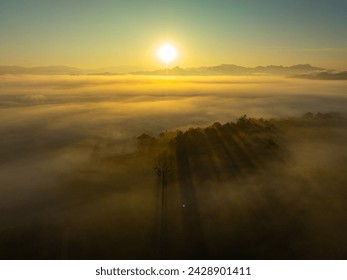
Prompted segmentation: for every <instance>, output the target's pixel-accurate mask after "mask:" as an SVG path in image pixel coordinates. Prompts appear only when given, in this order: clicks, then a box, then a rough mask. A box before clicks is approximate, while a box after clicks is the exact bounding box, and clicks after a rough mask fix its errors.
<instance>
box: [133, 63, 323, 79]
mask: <svg viewBox="0 0 347 280" xmlns="http://www.w3.org/2000/svg"><path fill="white" fill-rule="evenodd" d="M326 70H327V69H324V68H320V67H314V66H311V65H310V64H298V65H293V66H282V65H280V66H275V65H269V66H257V67H244V66H239V65H234V64H221V65H218V66H210V67H193V68H185V69H184V68H181V67H178V66H177V67H174V68H171V69H160V70H155V71H138V72H132V73H131V74H134V75H166V74H168V75H177V76H223V75H225V76H229V75H231V76H242V75H295V74H310V73H319V72H322V71H326Z"/></svg>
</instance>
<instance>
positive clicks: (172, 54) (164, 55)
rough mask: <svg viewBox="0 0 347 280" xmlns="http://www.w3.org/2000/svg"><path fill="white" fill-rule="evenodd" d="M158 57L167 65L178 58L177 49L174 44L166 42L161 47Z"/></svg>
mask: <svg viewBox="0 0 347 280" xmlns="http://www.w3.org/2000/svg"><path fill="white" fill-rule="evenodd" d="M158 57H159V58H160V60H161V61H163V62H165V63H166V65H167V64H169V63H170V62H172V61H174V60H175V59H176V57H177V51H176V49H175V48H174V47H173V46H172V45H170V44H165V45H162V46H161V47H160V48H159V50H158Z"/></svg>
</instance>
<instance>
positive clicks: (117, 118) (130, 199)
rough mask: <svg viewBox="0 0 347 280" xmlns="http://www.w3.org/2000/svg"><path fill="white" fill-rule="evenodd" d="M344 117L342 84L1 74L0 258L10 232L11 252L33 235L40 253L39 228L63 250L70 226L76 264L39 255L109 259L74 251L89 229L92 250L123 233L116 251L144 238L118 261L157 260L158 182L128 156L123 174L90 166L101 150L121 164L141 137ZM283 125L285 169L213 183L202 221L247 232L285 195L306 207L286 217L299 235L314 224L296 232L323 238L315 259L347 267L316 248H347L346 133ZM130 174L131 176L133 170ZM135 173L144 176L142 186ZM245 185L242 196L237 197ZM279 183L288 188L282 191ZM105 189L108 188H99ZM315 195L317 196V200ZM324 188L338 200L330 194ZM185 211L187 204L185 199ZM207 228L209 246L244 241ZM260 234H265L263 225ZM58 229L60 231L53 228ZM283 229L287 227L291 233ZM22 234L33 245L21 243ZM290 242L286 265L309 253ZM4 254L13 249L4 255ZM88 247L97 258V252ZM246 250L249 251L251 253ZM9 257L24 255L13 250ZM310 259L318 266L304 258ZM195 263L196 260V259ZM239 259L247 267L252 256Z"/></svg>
mask: <svg viewBox="0 0 347 280" xmlns="http://www.w3.org/2000/svg"><path fill="white" fill-rule="evenodd" d="M346 108H347V82H346V81H312V80H301V79H290V78H279V77H258V76H257V77H143V76H26V75H18V76H15V75H13V76H12V75H2V76H0V135H1V138H0V198H1V199H0V212H1V213H3V214H2V215H1V216H0V224H1V226H0V237H1V238H0V249H1V247H4V246H5V245H4V244H7V243H6V242H7V241H6V242H5V241H4V240H8V239H6V238H7V235H13V236H14V237H13V238H14V239H13V240H14V241H13V240H12V241H11V239H10V241H8V242H9V243H8V244H11V242H14V243H15V242H17V241H18V240H24V241H23V242H24V243H26V242H27V241H28V240H26V239H25V238H29V237H27V235H28V236H32V238H33V239H34V240H36V239H37V240H39V241H38V243H39V244H41V246H45V245H42V244H45V243H44V242H43V243H42V238H43V237H42V236H41V235H40V234H41V233H37V232H36V231H33V230H32V228H33V227H37V228H39V229H40V228H41V229H42V227H43V225H44V229H43V230H42V232H45V233H48V234H50V233H51V231H50V230H52V232H53V231H54V232H55V233H54V234H56V235H58V237H57V238H56V239H54V240H55V242H57V244H58V245H54V246H57V247H59V246H61V245H60V243H59V242H60V241H56V240H60V239H59V238H60V235H61V236H63V239H62V240H63V241H62V243H64V242H65V241H64V240H65V239H64V238H66V234H67V233H66V230H65V229H66V227H72V228H73V229H71V230H70V233H69V234H70V235H71V237H69V238H70V239H71V240H77V239H78V240H79V241H78V242H80V243H78V242H77V241H76V242H75V243H74V244H75V247H76V246H77V247H76V248H77V249H76V248H75V251H79V254H80V255H79V254H76V255H74V256H71V255H70V256H69V254H68V253H67V252H66V251H64V250H65V249H64V248H65V247H64V248H63V249H62V250H61V251H59V254H58V255H57V254H56V253H55V252H54V253H49V252H48V253H47V255H38V257H39V258H45V257H47V258H50V256H51V257H52V256H53V257H54V258H60V257H61V258H70V257H75V258H84V257H88V258H105V257H106V258H112V254H103V253H102V252H98V253H94V255H93V254H88V252H87V250H86V251H85V252H84V251H83V249H81V248H79V247H78V246H82V247H83V244H84V243H83V242H82V241H80V236H79V234H80V232H81V231H82V230H81V229H82V228H83V229H84V230H85V232H87V234H86V236H84V237H81V238H82V240H83V238H85V240H87V241H88V242H93V240H94V241H95V240H99V241H95V242H96V243H97V244H99V243H98V242H101V241H100V239H103V238H104V239H105V236H106V240H110V242H111V241H112V239H111V238H110V239H107V238H109V236H110V234H108V233H112V234H116V236H118V235H117V234H119V236H118V237H117V238H118V239H119V241H120V243H124V244H127V243H126V242H127V240H128V241H129V239H131V240H136V238H137V235H136V234H137V233H138V232H142V235H141V234H140V237H139V241H138V243H136V246H134V247H131V248H129V247H128V248H127V249H125V248H124V250H123V251H122V250H120V252H123V255H122V254H121V253H120V254H119V255H117V254H116V255H115V256H113V257H119V258H157V257H158V255H155V254H153V255H150V254H149V255H146V254H145V253H143V252H144V251H145V250H150V248H151V245H146V244H148V240H152V241H153V240H155V238H156V236H155V234H153V232H155V229H153V227H151V226H149V225H148V224H151V223H150V222H149V221H152V222H153V221H154V220H155V219H156V218H155V217H156V216H155V215H157V212H156V211H157V209H156V207H157V206H158V205H157V202H156V196H157V195H158V193H157V191H156V190H153V189H152V188H151V184H152V183H153V184H155V182H156V181H155V180H156V178H155V175H153V174H151V172H152V171H151V170H152V169H153V167H152V166H149V167H148V166H147V167H146V168H143V163H141V162H138V161H136V160H134V159H131V158H126V160H124V164H123V165H122V164H121V160H119V159H117V160H116V163H113V165H112V164H111V165H109V164H108V163H102V162H101V163H100V162H99V163H96V162H94V161H92V164H91V158H92V157H93V152H95V148H96V147H100V146H102V147H103V150H104V152H105V153H110V154H112V155H114V156H116V157H117V156H125V157H126V156H127V155H131V154H132V153H134V152H136V148H137V146H136V145H137V137H138V136H139V135H141V134H144V133H145V134H148V135H152V136H157V135H158V134H159V133H161V132H165V131H176V130H178V129H180V130H182V131H185V130H187V129H189V128H191V127H207V126H209V125H211V124H213V123H215V122H220V123H222V124H223V123H226V122H230V121H236V120H237V119H238V118H239V117H240V116H243V115H247V116H249V117H252V118H265V119H276V120H281V119H290V118H292V117H300V116H301V115H303V114H304V113H306V112H312V113H314V114H315V113H319V112H321V113H328V112H338V113H339V114H340V116H341V117H342V118H343V117H346V113H347V111H346ZM280 126H281V127H282V128H283V129H284V130H286V128H288V129H287V130H288V133H287V136H288V138H287V139H289V140H290V141H289V142H288V145H287V144H286V145H287V146H286V149H287V150H288V151H289V152H288V153H289V156H288V160H287V161H286V163H285V164H284V167H283V165H277V164H270V167H268V168H269V173H268V174H267V175H266V176H265V175H259V174H258V175H254V176H253V175H252V176H248V177H247V178H244V180H243V179H242V180H241V181H240V179H238V182H237V183H235V182H233V183H232V184H231V185H233V186H234V187H235V188H234V189H232V190H231V189H230V183H228V182H222V183H221V182H218V186H219V187H218V189H217V188H216V190H215V191H211V189H213V187H215V186H216V182H214V181H213V180H212V181H211V180H210V181H206V182H205V183H203V185H204V186H205V189H206V188H208V189H209V191H207V192H200V193H198V194H197V198H199V201H200V204H199V207H200V208H199V209H200V210H199V211H200V212H199V213H200V214H201V215H206V216H207V217H208V216H209V215H210V216H211V215H212V216H213V215H217V216H218V215H219V216H218V217H219V218H220V219H221V220H223V221H224V220H225V219H228V217H234V218H235V217H236V216H235V215H236V214H235V213H237V214H238V215H239V216H238V217H243V215H244V216H245V218H244V219H243V220H242V222H241V223H240V225H241V226H242V227H246V228H247V227H250V225H249V224H247V223H249V221H251V219H248V218H249V217H250V216H247V213H248V212H249V211H250V212H251V213H252V214H250V215H255V214H254V213H255V212H252V211H253V210H254V209H257V206H259V209H260V208H261V209H265V208H266V207H268V206H267V205H266V202H267V201H269V200H270V201H271V203H273V200H275V199H276V198H277V197H285V198H286V199H285V200H281V201H280V202H279V203H278V205H279V208H278V209H280V210H283V211H289V212H290V211H291V210H290V206H291V205H295V204H296V203H299V204H300V205H301V208H299V209H297V210H295V211H296V212H295V211H294V212H295V213H296V214H298V215H301V216H300V217H301V218H302V219H300V220H296V218H295V217H296V216H295V215H296V214H295V215H294V214H293V216H291V215H289V216H290V220H293V221H294V220H295V221H298V222H296V223H297V224H296V225H298V224H300V226H302V224H305V225H307V224H309V225H311V226H309V227H308V228H306V227H305V226H303V227H300V230H302V231H303V232H304V233H300V234H302V236H304V235H305V236H306V235H309V234H310V231H313V230H317V231H319V234H318V235H316V237H315V238H316V239H317V240H318V241H317V242H318V243H319V242H320V243H319V244H321V246H322V248H323V249H322V250H323V252H321V251H319V249H317V248H316V245H317V243H315V242H314V241H312V244H309V245H307V246H306V248H308V249H310V250H311V251H312V250H313V251H314V253H315V254H316V255H315V256H317V257H318V258H334V257H338V258H341V256H343V255H342V254H341V253H340V254H338V253H337V252H336V250H337V249H336V248H337V245H336V244H332V245H331V244H328V241H326V243H324V242H323V243H322V242H321V240H324V238H328V240H333V239H334V236H335V237H336V240H337V241H336V242H340V244H342V246H343V248H344V246H345V245H346V244H345V243H341V242H343V234H344V233H345V231H346V230H345V229H343V231H340V232H338V228H339V224H340V222H342V220H343V219H344V217H345V211H346V207H345V206H343V205H344V204H343V202H344V201H345V200H344V199H345V195H341V192H342V188H341V186H342V185H343V184H344V183H345V182H346V178H345V175H342V174H343V168H342V167H341V166H342V164H343V163H346V159H347V150H346V147H345V145H344V144H343V143H346V141H347V135H346V129H345V128H346V127H345V125H344V124H342V125H341V126H340V125H336V124H334V126H330V125H329V124H328V125H326V126H325V123H324V122H322V123H321V124H319V125H316V126H315V128H314V129H311V127H310V126H305V125H304V126H302V127H298V126H297V125H296V124H294V125H291V124H290V123H289V124H287V123H281V124H280ZM293 127H294V128H293ZM105 147H106V148H105ZM108 148H109V149H108ZM127 163H128V165H126V164H127ZM93 164H94V165H95V166H94V165H93ZM144 164H148V162H144ZM98 165H99V166H98ZM132 165H133V166H134V167H133V168H130V167H129V166H132ZM100 166H102V167H100ZM322 170H323V171H324V172H323V171H322ZM133 172H135V173H136V172H137V173H136V174H135V175H136V176H135V177H136V178H134V174H133ZM322 172H323V173H322ZM269 174H270V175H269ZM270 178H271V179H270ZM112 180H113V181H112ZM270 181H271V182H270ZM143 182H146V183H143ZM322 182H323V185H321V184H322ZM141 184H144V187H141V188H140V187H139V186H140V185H141ZM240 185H241V186H243V188H240ZM269 185H270V186H271V188H272V189H273V192H272V194H271V195H270V194H269V191H268V189H267V187H268V186H269ZM279 185H280V186H281V188H280V189H278V188H277V189H276V187H277V186H279ZM97 186H101V187H100V189H98V190H97V189H96V187H97ZM103 186H106V187H104V189H103ZM112 186H113V187H114V188H115V189H114V190H113V191H112V190H110V189H111V187H112ZM236 186H237V187H236ZM315 186H318V187H317V189H316V191H313V190H314V189H315ZM324 186H325V187H327V188H328V187H329V188H330V189H331V190H332V191H331V192H327V191H326V189H325V187H324ZM88 188H90V190H88ZM305 192H306V193H308V196H307V197H308V199H306V200H305V196H302V195H303V193H305ZM327 193H328V194H329V195H327ZM227 194H230V197H229V198H228V199H227V200H223V198H225V197H228V195H227ZM249 194H252V197H251V198H250V197H248V195H249ZM269 197H270V198H269ZM115 201H116V202H115ZM320 201H324V203H325V204H324V203H323V204H320V203H319V202H320ZM212 202H213V203H215V204H218V205H219V207H221V208H222V207H225V209H226V210H225V211H224V212H223V214H220V213H221V212H220V210H221V208H216V209H214V208H213V206H212V205H215V204H212ZM228 203H232V205H233V206H232V207H231V208H230V207H229V206H228V205H229V204H228ZM178 204H180V205H181V201H180V202H179V203H178ZM188 204H189V203H188ZM154 205H155V207H154ZM204 205H205V206H204ZM271 205H272V204H271ZM274 205H275V204H274ZM278 205H277V206H278ZM303 205H305V207H308V208H309V207H312V209H319V207H320V206H321V207H323V208H324V209H329V207H330V206H331V205H332V206H331V208H330V209H331V211H334V213H336V216H334V214H333V212H331V213H330V212H329V211H325V212H324V213H323V212H321V211H318V212H316V211H311V212H310V211H308V210H307V209H306V208H305V207H304V206H303ZM322 205H323V206H322ZM329 205H330V206H329ZM228 207H229V208H228ZM124 209H128V210H127V211H128V212H127V215H128V218H129V219H133V222H132V223H129V222H128V221H126V219H125V218H124V216H122V215H121V213H124ZM252 209H253V210H252ZM266 209H267V208H266ZM244 210H245V211H244ZM173 211H175V210H173ZM177 211H178V210H177ZM247 211H248V212H247ZM254 211H255V210H254ZM269 211H270V210H269ZM269 211H268V210H266V213H267V215H268V216H270V218H273V217H277V216H276V215H275V216H273V215H272V214H271V213H270V212H271V211H270V212H269ZM298 211H299V212H300V211H302V212H300V213H297V212H298ZM139 213H141V214H139ZM218 213H219V214H218ZM228 215H230V216H228ZM110 216H112V217H113V219H112V221H111V222H110V221H109V220H108V218H107V217H110ZM140 216H141V217H140ZM102 217H103V218H102ZM254 217H255V218H254V219H258V220H259V219H261V217H256V216H254ZM333 217H335V219H333ZM147 218H148V219H147ZM115 220H117V221H118V222H115ZM320 220H321V221H324V222H325V224H326V225H327V226H328V228H332V229H333V232H330V231H329V230H328V229H327V228H325V227H324V226H322V224H321V223H320V222H319V221H320ZM76 221H77V222H76ZM71 223H74V225H75V226H76V225H77V226H76V227H80V228H81V229H79V230H80V231H78V230H77V229H76V228H74V226H71ZM153 223H154V222H153ZM182 223H183V222H182V221H177V225H178V227H177V228H178V229H177V232H178V235H179V232H180V230H181V231H183V229H181V228H180V227H179V225H180V224H182ZM209 223H210V221H209V220H207V222H206V223H205V224H202V225H201V228H202V229H204V231H205V233H204V235H205V236H206V238H207V239H208V238H211V239H212V238H214V237H216V236H218V237H219V238H222V239H223V238H226V235H228V236H229V237H230V236H234V237H235V238H238V237H239V236H241V235H243V233H242V232H241V231H234V230H232V229H230V228H227V229H225V230H224V231H222V232H214V231H216V230H214V229H213V227H211V224H209ZM105 224H108V225H109V227H108V226H105ZM66 225H69V226H66ZM119 225H122V229H120V228H119V227H118V229H117V230H118V231H116V230H115V228H114V227H117V226H119ZM217 225H218V223H217ZM270 225H273V226H274V228H278V224H277V222H276V221H273V220H271V221H270ZM181 226H182V225H181ZM214 226H216V225H214ZM257 226H259V227H260V228H261V227H262V226H261V225H260V224H257ZM50 227H52V229H50ZM57 227H58V228H59V230H60V229H61V232H60V231H59V230H58V231H57V230H56V228H57ZM97 227H98V228H101V230H100V232H97V231H96V230H95V228H97ZM286 227H288V225H287V226H284V228H286ZM47 228H48V229H47ZM182 228H183V226H182ZM260 230H261V229H260ZM18 232H19V233H18ZM88 232H89V234H88ZM115 232H116V233H115ZM129 232H131V233H130V234H129ZM264 232H266V233H270V232H271V229H269V228H266V230H264ZM335 233H336V234H335ZM16 234H17V235H16ZM21 234H23V235H25V236H26V237H25V238H24V237H21V236H22V235H21ZM294 234H295V232H294ZM44 235H45V234H44ZM248 235H249V238H253V234H252V233H248ZM16 236H17V237H16ZM283 236H285V235H283ZM300 236H301V235H300ZM16 238H17V239H16ZM30 238H31V237H30ZM35 238H36V239H35ZM69 238H68V239H69ZM173 238H174V237H173ZM264 238H265V237H264ZM43 239H44V238H43ZM44 240H46V239H44ZM304 240H306V239H304ZM40 242H41V243H40ZM45 242H46V241H45ZM49 242H50V241H47V244H50V243H49ZM71 242H72V241H71ZM112 242H114V240H113V241H112ZM153 242H154V243H155V241H153ZM278 242H280V241H278ZM293 242H294V243H295V244H294V245H293V246H294V247H295V248H294V249H293V252H295V254H296V255H295V254H294V253H293V255H289V256H292V257H295V256H306V255H305V254H302V255H300V254H299V253H298V251H300V248H301V247H305V246H303V245H302V244H301V243H300V242H301V240H300V238H299V239H298V240H294V241H293ZM72 243H73V242H72ZM76 244H82V245H76ZM99 245H100V247H101V248H105V247H106V245H105V244H102V243H100V244H99ZM6 246H7V245H6ZM6 246H5V247H6ZM47 246H48V247H49V246H51V245H47ZM54 246H53V247H54ZM124 246H125V245H124ZM209 246H210V247H211V248H210V252H211V254H210V255H209V256H210V257H216V258H218V257H220V256H218V253H217V252H218V250H220V248H221V247H220V245H218V244H215V245H214V246H213V244H212V245H211V244H210V243H209ZM230 246H231V245H230ZM329 246H331V247H330V248H332V249H331V251H328V250H327V248H329ZM24 247H25V246H24ZM178 247H179V246H178ZM6 248H7V250H8V247H6ZM136 248H139V249H136ZM17 250H19V251H18V252H20V249H18V248H13V252H16V251H17ZM66 250H67V249H66ZM93 250H94V251H93ZM93 250H92V251H93V252H96V251H95V250H96V249H95V248H94V249H93ZM126 250H127V253H125V251H126ZM139 250H142V251H141V252H139ZM182 250H183V249H182ZM33 251H35V250H34V249H32V248H29V249H27V250H24V251H23V252H25V253H26V254H27V255H25V254H24V253H23V254H24V255H22V257H23V258H32V257H33V256H32V255H30V254H31V252H33ZM264 251H265V252H268V253H269V255H268V256H272V257H276V254H274V253H273V252H272V251H271V250H270V251H269V250H268V251H266V248H265V249H264ZM83 252H84V253H83ZM245 252H246V253H245V254H247V251H245ZM270 253H273V254H272V255H271V254H270ZM249 254H250V255H252V254H253V255H252V256H255V257H257V258H263V257H264V256H262V255H261V253H259V252H256V253H254V252H249ZM2 256H3V258H11V256H12V258H18V257H20V256H18V255H16V254H15V253H13V254H12V255H11V254H4V255H2ZM172 256H173V257H177V258H182V256H184V255H182V252H181V253H180V252H173V253H172ZM279 256H285V254H284V255H281V254H279ZM307 256H308V257H312V255H310V254H309V253H307ZM196 257H197V256H196V255H194V258H196ZM235 257H238V256H237V255H236V256H235ZM243 257H244V258H247V255H244V256H243ZM34 258H35V256H34Z"/></svg>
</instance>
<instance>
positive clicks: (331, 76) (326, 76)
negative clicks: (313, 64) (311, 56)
mask: <svg viewBox="0 0 347 280" xmlns="http://www.w3.org/2000/svg"><path fill="white" fill-rule="evenodd" d="M291 77H292V78H300V79H309V80H347V71H344V72H337V73H332V72H320V73H316V74H306V75H305V74H304V75H293V76H291Z"/></svg>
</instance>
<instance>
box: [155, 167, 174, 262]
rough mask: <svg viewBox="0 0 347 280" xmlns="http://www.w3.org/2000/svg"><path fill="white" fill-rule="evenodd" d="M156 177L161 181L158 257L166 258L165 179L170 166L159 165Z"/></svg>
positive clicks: (156, 168)
mask: <svg viewBox="0 0 347 280" xmlns="http://www.w3.org/2000/svg"><path fill="white" fill-rule="evenodd" d="M155 170H156V171H157V176H158V177H159V178H160V181H161V225H160V257H161V259H165V258H166V222H167V205H166V197H167V178H168V174H169V172H170V165H169V164H168V162H167V161H164V162H162V163H160V164H159V165H158V166H157V167H155Z"/></svg>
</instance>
